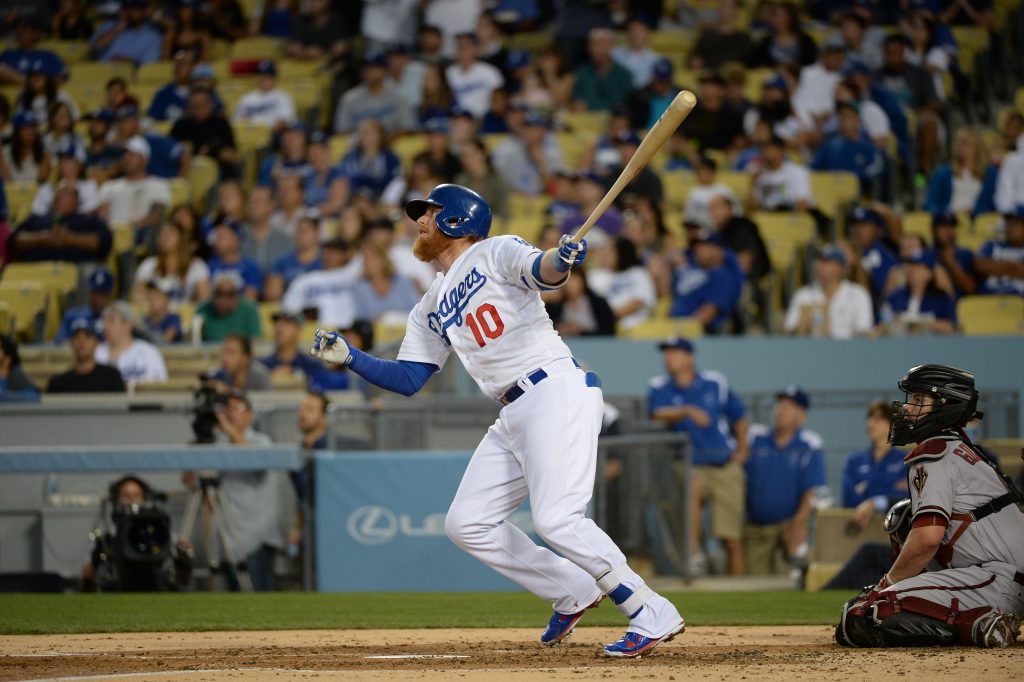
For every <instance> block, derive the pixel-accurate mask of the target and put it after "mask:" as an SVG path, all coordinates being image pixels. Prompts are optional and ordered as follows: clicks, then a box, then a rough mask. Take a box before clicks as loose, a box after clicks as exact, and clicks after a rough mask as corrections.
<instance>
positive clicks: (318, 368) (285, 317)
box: [259, 310, 326, 383]
mask: <svg viewBox="0 0 1024 682" xmlns="http://www.w3.org/2000/svg"><path fill="white" fill-rule="evenodd" d="M272 319H273V320H274V351H273V352H272V353H271V354H270V355H267V356H266V357H262V358H259V362H261V363H262V364H263V366H264V367H266V368H267V369H268V370H270V374H271V376H279V377H290V376H292V375H293V374H295V373H299V374H301V375H303V376H305V377H306V381H307V383H308V382H309V381H311V380H312V379H313V378H314V377H316V376H317V375H318V374H320V373H321V372H323V371H326V367H325V366H324V365H323V363H321V362H320V361H319V360H317V359H316V358H314V357H313V356H312V355H310V354H309V353H306V352H303V351H302V350H300V349H299V337H300V336H301V334H302V324H303V322H304V321H305V320H304V319H303V317H302V313H299V312H295V311H289V310H279V311H277V312H276V313H274V315H273V317H272Z"/></svg>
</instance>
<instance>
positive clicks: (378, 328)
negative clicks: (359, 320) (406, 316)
mask: <svg viewBox="0 0 1024 682" xmlns="http://www.w3.org/2000/svg"><path fill="white" fill-rule="evenodd" d="M403 338H405V323H404V322H400V323H398V324H395V323H387V322H374V323H373V345H374V347H377V346H380V345H381V344H385V343H395V342H397V341H401V340H402V339H403Z"/></svg>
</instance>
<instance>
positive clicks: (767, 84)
mask: <svg viewBox="0 0 1024 682" xmlns="http://www.w3.org/2000/svg"><path fill="white" fill-rule="evenodd" d="M764 88H765V89H768V88H775V89H776V90H782V91H783V92H789V83H788V82H786V79H785V78H783V77H782V76H780V75H778V74H775V75H772V76H768V77H767V78H765V79H764Z"/></svg>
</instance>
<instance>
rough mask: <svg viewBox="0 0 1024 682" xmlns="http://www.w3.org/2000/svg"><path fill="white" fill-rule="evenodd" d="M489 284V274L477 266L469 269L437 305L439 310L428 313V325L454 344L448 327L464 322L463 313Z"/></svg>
mask: <svg viewBox="0 0 1024 682" xmlns="http://www.w3.org/2000/svg"><path fill="white" fill-rule="evenodd" d="M485 284H487V275H485V274H483V273H482V272H480V271H479V270H477V269H476V268H473V269H472V270H470V271H469V274H467V275H466V278H465V279H463V280H462V281H461V282H459V283H458V284H457V285H456V286H453V287H452V288H451V289H450V290H449V291H448V293H447V294H445V295H444V298H442V299H441V302H440V303H439V304H438V306H437V310H436V311H435V312H432V313H427V326H428V327H430V331H432V332H434V333H435V334H437V335H438V336H440V337H441V338H442V339H444V342H445V343H447V344H448V345H449V346H450V345H452V342H451V339H449V338H448V327H450V326H451V325H453V324H454V325H455V326H456V327H461V326H462V322H463V316H462V313H463V312H464V311H465V310H466V306H467V305H469V300H470V299H471V298H473V296H475V295H476V294H477V293H479V291H480V290H481V289H483V287H484V285H485Z"/></svg>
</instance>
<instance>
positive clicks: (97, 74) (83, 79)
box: [68, 62, 135, 89]
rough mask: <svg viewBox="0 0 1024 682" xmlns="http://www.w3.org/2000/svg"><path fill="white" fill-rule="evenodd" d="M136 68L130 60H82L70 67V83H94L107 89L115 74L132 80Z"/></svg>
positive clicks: (129, 80)
mask: <svg viewBox="0 0 1024 682" xmlns="http://www.w3.org/2000/svg"><path fill="white" fill-rule="evenodd" d="M134 69H135V67H134V65H133V64H130V63H128V62H80V63H78V64H74V65H72V66H71V67H69V69H68V70H69V72H70V77H69V78H68V85H72V84H76V83H93V84H95V85H97V86H99V87H100V88H103V89H106V87H107V81H108V80H110V79H111V78H113V77H114V76H120V77H121V78H124V79H125V80H126V81H128V82H131V80H132V75H133V73H132V71H133V70H134Z"/></svg>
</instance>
